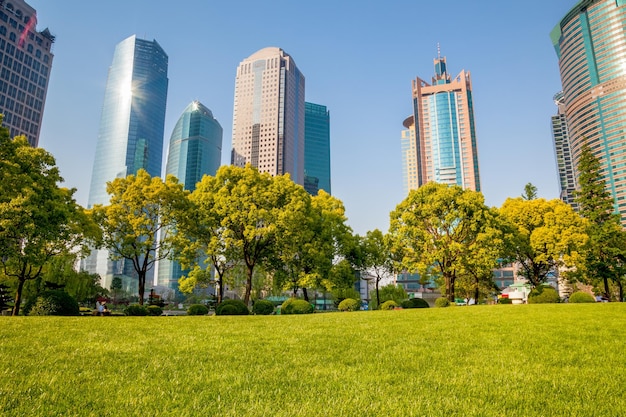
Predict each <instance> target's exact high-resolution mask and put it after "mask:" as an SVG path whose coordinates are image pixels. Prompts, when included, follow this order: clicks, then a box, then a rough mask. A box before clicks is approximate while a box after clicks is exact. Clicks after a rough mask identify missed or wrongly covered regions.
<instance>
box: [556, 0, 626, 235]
mask: <svg viewBox="0 0 626 417" xmlns="http://www.w3.org/2000/svg"><path fill="white" fill-rule="evenodd" d="M625 28H626V2H625V1H622V0H619V1H616V0H580V1H578V2H577V3H576V5H575V6H574V7H573V8H572V9H571V10H570V11H569V12H568V13H567V14H566V15H565V16H564V17H563V19H561V21H560V22H559V23H558V24H557V25H556V27H555V28H554V29H553V30H552V32H551V34H550V38H551V40H552V43H553V45H554V49H555V51H556V54H557V57H558V60H559V69H560V73H561V83H562V87H563V98H562V103H563V112H564V114H565V118H566V120H567V128H568V130H567V131H568V136H569V143H570V152H571V157H572V166H573V167H576V165H577V163H578V160H579V158H580V155H581V150H582V148H583V145H584V144H585V143H586V144H587V145H589V148H590V149H591V152H592V153H593V154H594V155H595V156H596V157H597V158H598V160H599V162H600V170H601V174H602V176H603V178H604V180H605V182H606V188H607V190H608V191H609V192H610V194H611V196H612V197H613V201H614V207H615V211H616V212H618V213H619V214H620V215H621V218H622V224H623V225H626V166H625V163H624V161H625V160H626V133H625V132H626V130H625V129H624V121H625V120H626V71H625V65H624V56H626V31H625ZM574 176H575V177H578V173H577V172H576V171H575V170H574Z"/></svg>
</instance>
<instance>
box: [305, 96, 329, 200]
mask: <svg viewBox="0 0 626 417" xmlns="http://www.w3.org/2000/svg"><path fill="white" fill-rule="evenodd" d="M304 188H305V189H306V190H307V191H308V192H309V194H311V195H317V192H318V190H324V191H326V192H327V193H328V194H331V191H330V113H329V112H328V109H327V108H326V106H322V105H320V104H313V103H304Z"/></svg>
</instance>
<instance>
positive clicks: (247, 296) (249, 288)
mask: <svg viewBox="0 0 626 417" xmlns="http://www.w3.org/2000/svg"><path fill="white" fill-rule="evenodd" d="M253 273H254V266H248V277H247V279H246V292H245V294H244V296H243V302H244V303H246V305H248V303H249V302H250V293H251V292H252V274H253Z"/></svg>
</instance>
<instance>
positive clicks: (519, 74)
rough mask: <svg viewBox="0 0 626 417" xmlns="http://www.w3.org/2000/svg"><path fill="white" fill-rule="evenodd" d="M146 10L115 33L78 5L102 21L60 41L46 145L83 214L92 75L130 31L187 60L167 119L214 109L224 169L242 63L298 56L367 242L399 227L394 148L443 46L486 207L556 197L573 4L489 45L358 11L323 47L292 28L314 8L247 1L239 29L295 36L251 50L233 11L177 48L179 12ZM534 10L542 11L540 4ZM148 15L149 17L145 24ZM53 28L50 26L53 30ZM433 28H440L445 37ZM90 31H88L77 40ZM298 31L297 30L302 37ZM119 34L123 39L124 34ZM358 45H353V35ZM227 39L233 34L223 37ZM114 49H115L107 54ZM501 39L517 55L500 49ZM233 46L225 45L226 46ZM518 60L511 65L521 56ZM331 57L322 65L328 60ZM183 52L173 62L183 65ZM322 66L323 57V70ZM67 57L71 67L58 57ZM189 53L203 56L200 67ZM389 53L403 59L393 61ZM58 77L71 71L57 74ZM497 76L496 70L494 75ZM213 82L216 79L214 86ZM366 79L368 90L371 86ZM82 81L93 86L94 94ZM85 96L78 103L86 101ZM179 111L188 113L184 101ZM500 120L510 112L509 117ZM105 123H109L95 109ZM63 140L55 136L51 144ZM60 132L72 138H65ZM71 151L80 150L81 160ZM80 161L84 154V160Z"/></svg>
mask: <svg viewBox="0 0 626 417" xmlns="http://www.w3.org/2000/svg"><path fill="white" fill-rule="evenodd" d="M33 3H34V4H33V5H34V6H35V7H36V8H39V15H40V22H45V24H46V25H49V26H50V27H54V26H55V25H54V23H55V22H56V21H61V22H65V20H66V19H63V18H62V16H60V15H59V13H58V10H54V8H51V7H48V5H47V4H45V3H43V4H41V5H38V4H37V2H33ZM114 3H115V2H114ZM142 3H144V2H137V3H133V4H132V5H126V4H124V9H125V14H124V15H123V16H119V19H118V20H119V22H117V23H119V24H116V29H115V30H114V31H112V30H111V27H110V26H109V27H105V26H106V25H100V24H99V21H100V20H106V16H107V15H108V14H110V12H111V10H110V9H109V7H107V8H103V7H100V6H99V5H91V4H90V5H85V4H82V3H79V2H73V1H68V2H66V3H65V5H68V6H71V7H72V8H73V9H74V11H75V13H76V15H77V16H88V15H91V14H94V15H98V16H99V19H97V21H96V22H92V23H90V24H89V25H85V24H84V23H85V22H83V21H81V20H80V19H75V20H72V19H69V20H68V21H67V25H64V26H63V27H61V32H55V35H57V42H56V44H55V50H54V53H55V55H56V59H55V72H54V73H53V74H54V75H55V77H59V78H53V79H52V80H51V92H50V93H49V94H50V97H54V98H55V100H56V101H55V102H56V103H57V104H56V105H55V106H54V108H53V109H52V110H51V111H47V112H46V116H45V118H48V119H47V120H50V121H49V122H48V123H51V125H49V126H50V130H49V132H50V135H52V136H47V137H49V139H47V138H46V137H45V138H44V140H43V143H42V145H43V146H44V147H46V149H49V150H50V151H51V152H52V153H53V154H54V155H55V157H57V160H58V162H59V166H60V168H61V173H62V175H64V177H65V178H66V181H67V185H69V186H75V187H77V188H78V192H77V195H76V196H77V199H78V201H79V203H81V204H84V200H83V199H84V193H85V191H84V186H82V185H80V182H81V181H83V180H82V178H81V177H80V176H77V175H76V174H74V173H73V172H72V171H73V170H81V167H80V164H83V163H84V161H81V160H80V159H82V158H84V155H89V153H90V152H83V149H84V148H89V147H91V146H93V145H92V143H93V136H94V134H93V131H92V133H89V129H88V128H87V129H86V128H85V127H88V126H89V123H90V122H89V119H90V118H93V116H92V115H90V113H91V112H92V111H90V109H91V107H95V108H97V107H99V105H97V106H89V105H87V102H84V101H85V99H86V98H89V99H90V97H91V95H93V94H94V93H95V92H97V91H100V93H99V94H100V96H101V94H102V93H101V91H102V87H101V85H102V80H101V78H102V77H101V76H99V75H98V74H97V72H94V71H93V70H90V68H91V66H92V64H95V63H96V62H97V61H98V60H100V56H101V55H103V54H105V53H106V54H107V55H109V56H110V50H111V46H110V45H112V44H114V43H115V42H119V39H121V38H123V37H124V36H125V35H128V34H129V32H130V33H135V32H136V33H145V32H146V30H147V31H148V33H150V36H145V37H149V38H152V37H154V38H156V39H158V40H159V43H160V44H162V45H164V49H166V50H167V51H168V54H169V55H170V58H171V62H172V63H174V62H175V63H176V64H173V65H175V69H171V71H174V73H175V74H177V75H176V76H174V75H173V74H174V73H172V72H170V79H171V80H172V81H171V83H172V85H171V91H175V95H174V96H171V99H170V101H168V116H167V118H168V119H169V120H170V121H166V125H167V127H166V129H165V130H166V132H168V131H170V130H171V128H172V125H173V122H172V118H174V117H178V115H172V112H173V111H174V109H175V108H177V107H178V108H182V107H184V105H186V104H188V103H189V101H191V100H192V99H196V98H197V99H201V100H202V101H203V102H204V103H205V104H206V105H207V106H208V107H210V108H211V109H212V110H213V112H214V113H215V115H216V117H217V118H218V119H219V120H221V121H222V122H224V123H225V124H226V127H225V132H224V139H225V142H226V143H225V144H224V147H223V155H222V163H225V160H228V159H230V158H229V156H230V155H228V156H227V157H226V158H225V155H224V154H225V153H229V151H230V146H229V144H228V141H229V139H230V132H228V129H229V127H228V121H229V120H230V118H231V116H230V112H231V111H232V108H233V107H232V106H233V105H232V100H233V93H232V86H233V71H234V68H236V66H237V63H239V62H240V61H241V58H242V57H244V56H248V55H250V53H251V51H254V50H255V49H256V50H259V49H260V48H263V47H266V46H267V45H274V46H277V47H281V48H283V49H284V50H287V51H289V53H290V54H291V55H292V56H294V57H295V58H296V60H297V62H298V67H299V68H300V69H301V70H302V71H303V73H304V74H306V76H307V101H312V102H319V103H324V104H325V105H327V106H328V108H329V109H330V110H331V111H332V112H333V124H332V132H331V135H332V144H331V147H332V151H331V155H332V161H331V165H332V170H333V195H335V196H336V197H338V198H339V199H341V200H342V201H343V202H344V204H345V205H346V209H347V215H348V218H349V224H350V225H351V226H353V228H354V229H355V231H356V232H358V233H364V232H365V231H366V230H370V229H373V228H375V227H377V228H380V229H382V230H385V229H386V228H387V226H388V214H389V211H390V210H392V209H393V208H394V207H395V205H396V204H398V203H399V202H400V201H401V200H402V198H403V193H402V190H401V172H400V159H401V156H400V155H401V154H400V149H399V144H398V140H397V137H398V124H399V123H401V120H402V119H403V117H404V116H405V115H406V109H407V100H410V98H409V99H407V91H410V88H411V87H410V82H411V81H410V80H412V79H414V78H415V76H416V75H418V74H424V73H426V74H427V73H429V72H431V71H432V70H431V65H430V62H429V59H430V58H431V57H432V56H433V55H434V52H435V49H436V45H437V43H441V45H442V49H443V50H445V51H446V55H448V56H450V57H452V56H454V63H455V65H456V64H457V63H458V65H459V66H462V67H464V68H470V69H471V70H472V76H473V77H472V78H473V79H472V82H473V84H474V90H475V92H477V93H475V102H476V103H477V108H476V120H477V135H478V137H479V145H478V146H479V152H480V158H481V159H480V166H481V182H482V184H481V185H482V187H481V188H482V191H483V193H484V194H485V196H486V200H487V203H488V204H490V205H500V204H501V203H502V202H503V200H504V199H505V198H506V197H509V196H517V195H519V194H521V192H522V190H523V185H524V184H525V183H527V182H532V183H534V184H535V185H537V186H538V188H539V195H540V196H542V197H543V196H545V197H546V198H557V197H558V187H557V175H556V166H555V163H554V160H555V157H554V150H553V148H552V140H551V137H550V127H549V118H550V117H551V116H552V115H553V114H554V106H553V103H552V100H551V98H552V95H553V94H554V92H555V91H558V89H559V85H558V70H557V69H556V65H555V62H556V59H555V57H554V52H553V50H552V48H551V45H550V41H549V37H548V34H549V31H550V29H551V28H552V27H553V26H554V24H555V22H557V21H558V20H559V19H560V18H562V16H563V14H564V13H565V12H566V11H567V10H566V9H567V7H563V5H560V6H558V7H557V6H555V5H549V6H548V7H547V8H546V7H545V5H543V4H541V7H542V10H544V11H546V16H545V18H544V16H541V17H540V18H539V21H538V24H537V25H534V26H533V27H532V28H528V27H526V26H523V25H520V26H519V28H518V29H521V30H519V31H515V32H513V31H509V32H507V31H506V30H504V28H508V27H510V23H511V21H509V24H507V25H503V26H502V28H501V29H499V28H500V26H499V25H500V22H501V20H499V19H494V20H493V21H494V24H495V26H494V28H493V29H494V32H498V33H499V36H498V37H495V36H488V37H485V35H486V34H487V32H486V31H485V29H484V28H483V29H481V28H474V26H467V25H464V24H461V25H460V26H459V29H455V32H454V33H453V32H452V31H451V32H450V33H449V34H448V33H447V31H449V30H451V28H453V27H454V26H455V25H459V23H460V21H459V20H458V19H456V20H455V19H454V18H453V19H451V20H450V21H446V22H443V24H442V23H441V22H440V23H439V24H438V25H431V24H430V23H429V22H427V21H426V22H425V23H424V25H421V26H420V27H419V28H417V26H416V27H415V28H417V29H418V31H417V32H415V31H414V30H411V31H409V30H408V28H407V27H405V26H402V24H401V23H400V22H401V21H402V20H403V19H404V18H403V17H401V15H402V13H398V11H399V10H400V9H402V8H403V6H404V4H403V2H391V3H390V4H386V5H385V7H384V8H374V10H365V9H367V8H364V9H363V10H360V11H359V12H358V13H357V14H356V16H355V18H356V20H355V19H351V20H346V21H345V24H346V26H345V27H344V26H341V25H336V26H334V25H332V24H331V25H327V26H325V30H324V31H321V32H319V31H317V32H316V33H315V36H311V37H307V36H306V34H307V33H308V34H311V35H312V32H311V30H310V29H311V27H310V24H308V23H306V24H305V22H304V21H297V22H296V21H293V22H292V21H291V20H289V19H281V18H282V17H286V16H290V17H295V16H296V14H295V13H296V9H297V10H298V11H301V10H300V9H301V8H305V9H306V10H305V12H307V13H308V14H309V17H311V18H312V19H313V21H314V22H316V21H319V19H320V18H321V15H320V14H319V13H315V11H314V10H313V9H311V8H309V7H308V6H304V5H297V6H296V5H293V6H290V7H287V8H285V7H279V6H278V4H269V5H266V6H265V7H264V8H261V7H260V6H258V5H255V4H252V3H250V4H247V3H246V2H244V3H245V4H242V5H240V6H239V7H237V8H236V9H237V11H241V12H242V15H239V16H238V19H239V18H241V19H243V20H242V23H244V22H245V23H246V24H250V23H251V22H252V21H253V20H254V18H256V17H257V16H259V15H262V16H266V17H268V18H269V17H270V16H272V17H271V19H274V18H275V19H280V20H281V21H282V22H284V24H285V28H281V30H280V31H272V30H265V29H263V25H256V24H255V25H254V26H253V27H252V28H251V30H253V31H254V33H255V37H254V39H252V38H248V37H242V36H237V35H235V33H234V31H233V30H231V29H228V28H230V26H229V25H230V24H231V22H232V20H231V19H230V18H231V17H233V18H234V16H235V15H236V14H235V13H234V8H233V7H230V6H228V5H220V7H218V8H217V9H212V12H211V13H212V15H211V16H210V17H209V16H207V15H206V14H202V13H201V12H199V13H198V16H196V14H195V13H194V16H191V18H190V21H189V22H188V23H189V24H187V25H186V26H187V27H188V29H189V31H190V32H189V33H188V35H187V36H185V37H184V38H182V37H179V38H176V37H174V34H173V32H172V31H171V30H169V29H168V28H167V27H165V26H167V25H159V24H158V23H159V22H160V21H161V20H160V19H165V17H166V15H167V17H168V18H169V17H171V18H173V19H174V20H176V19H177V18H180V17H181V16H182V15H181V14H180V13H179V12H178V10H176V9H173V10H168V13H163V11H162V9H161V8H160V7H158V6H164V5H165V3H160V2H157V3H155V4H154V6H155V7H150V8H149V9H150V12H149V13H143V12H144V11H145V10H146V9H144V8H143V7H145V6H146V5H144V4H142ZM192 3H193V2H192ZM152 4H153V3H151V5H152ZM536 4H537V6H539V5H540V3H539V2H536ZM113 6H114V4H113ZM120 6H121V3H120ZM198 6H199V5H198ZM281 6H284V5H281ZM455 6H458V7H459V8H460V10H461V11H463V10H465V11H467V12H471V13H470V14H472V15H474V14H475V13H477V12H478V11H481V12H483V13H484V12H485V11H486V10H487V9H488V7H487V6H485V7H483V6H480V7H477V6H475V5H471V7H470V5H465V4H463V3H460V2H459V3H458V5H456V4H455ZM570 6H571V5H568V7H570ZM474 9H476V10H475V11H474ZM163 10H164V9H163ZM315 10H317V9H315ZM277 11H279V12H280V15H277V16H274V14H273V13H274V12H277ZM181 12H182V10H181ZM346 12H347V10H342V9H337V10H334V11H333V12H332V13H330V14H328V18H329V19H331V21H336V20H337V21H344V19H343V17H344V16H346ZM489 13H490V14H491V15H493V16H494V17H498V16H500V17H501V18H503V17H504V16H505V15H506V16H507V18H509V17H511V18H512V19H513V21H512V22H513V23H515V22H516V21H517V20H519V19H517V16H518V15H517V14H515V13H514V11H513V10H512V6H511V5H504V7H499V8H498V10H497V14H496V11H495V10H489ZM44 16H45V17H44ZM138 16H141V17H142V18H141V19H140V20H137V19H136V17H138ZM324 16H326V14H324ZM392 16H393V17H394V18H393V19H392V18H391V17H392ZM50 18H52V19H53V20H51V21H49V20H46V19H50ZM197 18H203V19H208V21H210V22H212V24H213V25H209V26H206V25H204V26H202V27H203V28H205V29H206V30H207V31H208V32H207V35H210V36H215V35H214V33H216V31H217V32H221V31H224V33H223V36H224V37H225V38H228V39H229V42H228V43H227V45H226V44H224V45H223V46H222V45H219V42H217V43H216V42H213V44H212V45H210V46H208V47H207V46H205V47H200V45H199V44H198V43H197V42H195V41H194V36H192V35H193V33H196V30H195V29H194V27H198V28H199V27H200V26H201V25H196V24H194V22H195V21H196V20H197ZM55 19H56V20H55ZM368 22H371V23H373V22H376V23H377V25H368ZM391 22H394V23H393V25H394V27H395V28H396V29H398V30H397V31H396V33H395V35H394V34H393V31H389V30H385V29H384V28H385V27H389V25H390V24H391ZM436 26H438V27H439V28H438V29H435V27H436ZM366 27H369V28H371V27H376V28H377V29H376V30H374V31H373V32H370V31H365V29H366ZM79 28H82V29H80V31H77V29H79ZM87 28H89V29H87ZM295 28H299V30H298V31H295ZM283 29H285V30H283ZM459 30H466V31H467V33H466V35H467V36H463V37H459V36H458V33H459V32H458V31H459ZM72 31H73V32H72ZM121 31H124V32H125V33H120V32H121ZM428 31H430V32H429V33H430V35H429V36H425V37H423V38H421V39H420V41H419V42H418V43H417V44H415V43H413V46H414V47H415V48H417V49H415V50H414V51H413V52H412V53H411V54H410V56H408V55H406V54H403V53H400V52H401V51H406V48H405V46H406V42H405V41H404V40H401V38H402V36H404V34H406V33H408V32H411V33H415V34H422V35H423V34H424V33H426V32H428ZM72 33H73V35H72ZM79 33H80V35H79ZM287 33H289V36H287ZM211 34H213V35H211ZM347 34H352V35H353V36H346V35H347ZM221 36H222V34H220V38H221ZM481 36H482V37H483V38H482V41H481ZM452 37H454V39H452ZM96 38H97V39H96ZM112 38H115V42H111V41H110V39H112ZM61 39H64V41H65V43H61ZM107 39H108V40H109V41H107V42H106V43H105V41H106V40H107ZM176 39H177V40H176ZM407 39H408V38H407ZM487 39H489V41H487ZM503 42H504V43H506V44H507V45H508V46H510V47H511V49H506V48H502V47H499V45H501V44H502V43H503ZM98 45H99V46H98ZM366 45H367V47H366ZM77 46H78V47H79V48H78V49H77ZM226 46H228V48H227V49H224V47H226ZM80 47H82V49H80ZM487 49H489V51H490V52H489V53H487ZM77 50H81V51H82V54H83V56H85V55H86V56H87V57H88V59H85V60H84V64H83V65H82V67H81V71H80V72H75V71H74V72H68V71H67V64H68V63H69V62H71V61H72V60H71V59H70V58H71V55H72V54H73V53H74V52H75V51H77ZM192 50H194V51H196V53H195V55H191V54H189V51H192ZM513 50H514V51H515V53H514V54H512V53H511V52H512V51H513ZM107 51H108V52H107ZM198 51H204V54H205V55H206V57H202V53H200V54H198V53H197V52H198ZM322 51H323V54H322V55H320V53H322ZM373 51H376V54H372V52H373ZM172 54H174V55H176V58H174V57H173V56H172ZM324 55H325V56H326V58H324V59H322V56H324ZM62 56H63V57H64V59H61V57H62ZM190 56H193V57H194V58H192V59H191V60H190V59H189V57H190ZM235 56H236V58H234V57H235ZM392 56H393V57H396V58H400V57H402V59H390V58H391V57H392ZM527 56H532V57H533V60H534V61H533V65H532V66H530V67H529V66H528V65H527V62H529V61H530V60H529V59H528V58H527ZM486 57H490V59H486ZM201 58H202V59H201ZM206 58H209V59H210V61H207V60H206ZM108 59H110V58H108ZM108 59H107V60H108ZM482 61H489V62H490V64H489V65H486V64H485V63H484V62H482ZM424 64H426V65H424ZM496 64H497V65H496ZM107 65H108V64H107ZM425 66H426V68H425ZM58 68H61V70H57V69H58ZM495 69H497V71H495V72H494V70H495ZM450 72H451V73H457V72H458V70H457V69H456V68H452V67H451V68H450ZM69 73H71V74H72V86H77V87H79V88H63V87H56V88H57V89H56V90H55V80H56V82H57V83H59V84H60V85H67V84H64V83H65V82H66V81H65V77H67V75H66V74H69ZM200 73H202V74H203V75H202V77H203V78H202V79H203V80H204V83H203V85H200V84H198V80H199V79H200V78H199V77H197V76H195V75H194V74H200ZM209 74H212V75H211V76H208V77H207V76H206V75H209ZM376 74H377V75H376ZM365 79H367V82H364V80H365ZM510 79H517V80H518V81H517V83H511V84H508V85H512V86H515V89H514V90H513V92H514V93H515V94H503V89H502V88H499V86H503V85H507V84H506V83H505V81H506V80H510ZM85 80H89V82H88V83H87V84H84V81H85ZM187 81H190V82H191V81H193V83H194V87H193V88H191V89H190V88H188V87H186V83H187ZM175 85H177V87H175ZM485 86H489V87H488V88H486V87H485ZM58 88H60V89H61V90H59V89H58ZM60 91H63V94H62V95H59V93H60ZM55 94H56V95H55ZM409 94H410V93H409ZM530 96H532V99H533V104H531V105H528V104H524V103H528V100H529V97H530ZM79 97H80V100H76V99H75V98H79ZM394 97H395V98H394ZM513 97H514V99H513ZM68 101H72V102H73V103H79V102H80V103H81V104H80V106H79V107H80V110H81V115H82V117H81V118H76V119H74V120H76V123H75V124H74V123H72V124H71V125H68V124H67V123H65V124H63V126H62V127H60V126H59V125H61V124H62V123H61V121H60V120H59V118H58V117H57V116H58V115H59V113H58V110H57V109H60V108H65V109H66V110H68V109H69V110H70V113H69V114H68V116H69V117H72V116H71V115H72V113H71V111H73V107H72V105H69V106H66V107H63V106H61V104H62V103H64V102H65V103H68ZM180 102H183V103H184V104H177V103H180ZM229 103H230V104H229ZM68 104H69V103H68ZM100 105H101V104H100ZM409 105H410V104H409ZM520 106H521V108H523V111H521V112H520V111H517V110H516V109H519V108H520ZM74 107H76V104H74ZM49 108H50V106H49ZM502 110H505V111H504V112H503V113H498V112H499V111H502ZM95 112H96V113H98V110H97V109H96V110H95ZM355 116H357V118H355ZM520 123H521V124H522V125H520ZM45 126H48V125H46V123H44V128H45ZM57 126H59V127H57ZM520 126H521V128H520ZM55 129H56V130H55ZM55 131H56V132H58V133H53V132H55ZM60 132H63V134H62V135H59V133H60ZM53 136H54V137H56V138H57V140H56V141H54V140H53V139H54V138H53ZM522 137H523V138H524V139H523V140H522V139H521V138H522ZM78 138H80V139H81V141H80V142H76V139H78ZM518 138H519V139H518ZM55 147H56V149H55ZM68 148H71V149H72V153H71V154H70V155H68V151H67V149H68ZM224 150H225V151H224ZM530 151H532V158H531V157H528V158H526V161H524V159H525V158H524V156H523V155H524V154H525V152H526V153H527V152H530ZM92 152H93V151H92ZM76 155H79V156H81V157H80V158H76ZM68 159H69V160H68ZM512 162H513V163H512ZM82 171H84V169H83V170H82ZM82 171H81V172H82ZM83 176H84V175H83ZM499 183H500V185H498V184H499Z"/></svg>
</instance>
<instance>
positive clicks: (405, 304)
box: [400, 298, 430, 308]
mask: <svg viewBox="0 0 626 417" xmlns="http://www.w3.org/2000/svg"><path fill="white" fill-rule="evenodd" d="M400 307H402V308H429V307H430V306H429V305H428V302H427V301H426V300H424V299H423V298H410V299H408V300H404V301H402V302H401V303H400Z"/></svg>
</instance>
